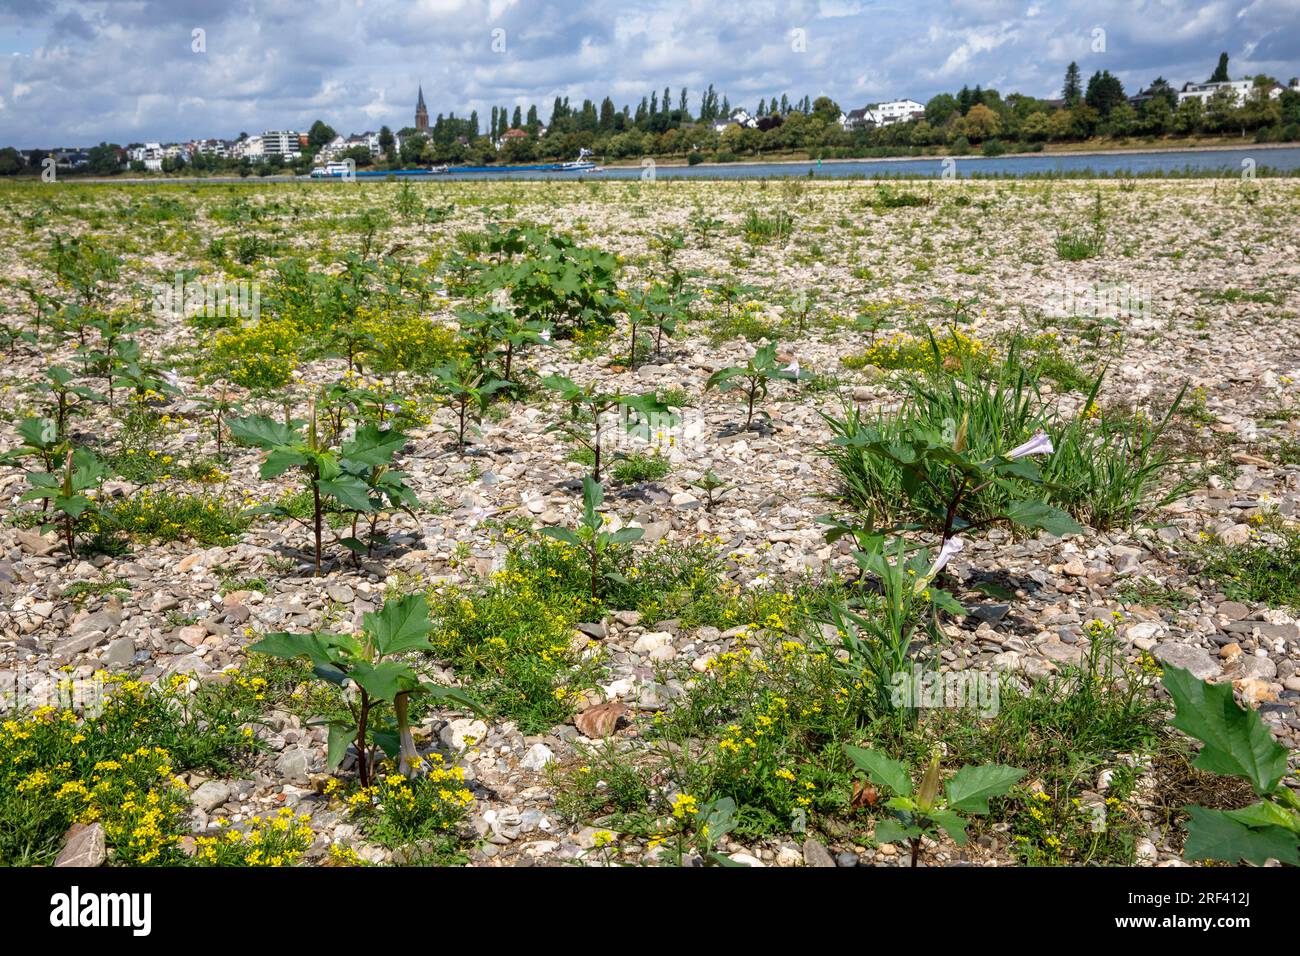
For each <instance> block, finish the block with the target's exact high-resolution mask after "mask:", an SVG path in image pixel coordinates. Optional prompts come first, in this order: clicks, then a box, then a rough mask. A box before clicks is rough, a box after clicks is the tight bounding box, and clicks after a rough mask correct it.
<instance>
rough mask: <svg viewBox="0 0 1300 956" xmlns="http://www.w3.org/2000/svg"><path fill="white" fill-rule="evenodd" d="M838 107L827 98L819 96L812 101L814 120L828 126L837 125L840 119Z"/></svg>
mask: <svg viewBox="0 0 1300 956" xmlns="http://www.w3.org/2000/svg"><path fill="white" fill-rule="evenodd" d="M840 112H841V110H840V106H839V104H838V103H836V102H835V101H834V100H833V99H831V98H830V97H829V96H819V97H817V99H815V100H813V105H812V115H813V118H814V119H819V120H821V121H822V122H823V123H825V124H827V125H828V126H829V125H830V124H831V123H837V122H839V119H840Z"/></svg>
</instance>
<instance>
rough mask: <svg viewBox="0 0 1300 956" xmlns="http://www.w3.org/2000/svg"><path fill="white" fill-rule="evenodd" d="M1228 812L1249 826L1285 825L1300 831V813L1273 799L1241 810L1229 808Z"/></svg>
mask: <svg viewBox="0 0 1300 956" xmlns="http://www.w3.org/2000/svg"><path fill="white" fill-rule="evenodd" d="M1227 814H1228V816H1230V817H1232V819H1234V820H1236V821H1237V822H1238V823H1244V824H1245V825H1246V826H1248V827H1284V828H1286V829H1288V830H1295V831H1296V832H1297V833H1300V813H1296V812H1294V811H1292V810H1287V809H1286V808H1285V807H1281V806H1278V805H1277V804H1276V803H1273V802H1272V801H1271V800H1261V801H1260V802H1259V803H1252V804H1251V805H1250V806H1248V807H1242V808H1241V809H1240V810H1228V811H1227Z"/></svg>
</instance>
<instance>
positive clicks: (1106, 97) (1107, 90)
mask: <svg viewBox="0 0 1300 956" xmlns="http://www.w3.org/2000/svg"><path fill="white" fill-rule="evenodd" d="M1083 99H1084V102H1085V103H1087V104H1088V105H1089V106H1091V107H1092V108H1093V109H1095V110H1096V111H1097V112H1098V113H1100V114H1101V115H1102V116H1109V115H1110V111H1111V110H1113V109H1114V108H1115V107H1117V106H1119V104H1120V103H1123V102H1125V96H1124V85H1123V84H1122V83H1120V81H1119V79H1118V77H1115V76H1112V75H1111V73H1110V71H1109V70H1102V71H1100V72H1098V73H1094V74H1093V75H1092V77H1091V78H1090V79H1089V80H1088V92H1087V93H1086V94H1085V95H1084V98H1083Z"/></svg>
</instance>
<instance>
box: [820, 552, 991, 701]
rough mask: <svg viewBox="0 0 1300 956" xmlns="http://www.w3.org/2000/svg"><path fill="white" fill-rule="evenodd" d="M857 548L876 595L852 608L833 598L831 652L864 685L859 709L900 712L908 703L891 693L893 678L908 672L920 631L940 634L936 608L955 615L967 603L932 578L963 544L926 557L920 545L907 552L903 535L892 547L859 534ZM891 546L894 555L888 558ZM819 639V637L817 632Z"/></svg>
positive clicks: (848, 678)
mask: <svg viewBox="0 0 1300 956" xmlns="http://www.w3.org/2000/svg"><path fill="white" fill-rule="evenodd" d="M859 541H860V544H861V548H862V549H861V550H857V551H854V552H853V557H854V559H855V560H856V561H857V563H858V565H859V567H861V568H862V570H863V572H864V573H866V574H870V575H871V576H872V578H873V579H874V581H875V583H876V585H877V587H878V589H879V592H880V594H879V597H878V598H877V599H875V600H868V601H865V602H864V603H865V607H864V608H863V609H862V611H861V612H860V613H859V612H855V611H853V610H850V609H849V608H848V607H846V606H844V605H842V604H832V605H831V606H830V609H829V614H828V615H827V620H826V623H828V624H830V625H831V627H832V628H833V629H834V631H835V634H836V635H837V637H838V641H839V647H838V648H834V650H836V651H838V653H837V654H835V655H833V656H834V659H835V662H836V667H837V668H838V669H839V670H840V671H841V673H842V674H843V678H844V681H845V683H846V684H847V685H849V686H854V687H862V688H864V690H865V691H866V697H867V699H866V700H863V701H861V704H860V709H861V710H862V711H863V712H864V713H867V714H873V715H874V714H887V713H891V712H902V711H904V710H906V709H907V708H908V707H910V706H913V705H911V704H906V703H902V702H900V701H898V700H896V699H895V690H896V685H895V681H896V680H897V678H898V675H906V674H907V673H908V666H909V662H910V659H911V657H912V655H913V650H912V648H913V645H914V644H915V643H916V641H917V637H918V634H921V635H924V637H925V638H926V640H927V642H930V641H934V640H936V639H937V638H939V637H940V636H941V631H940V630H939V627H938V620H937V612H938V611H946V612H948V613H950V614H955V615H957V616H959V617H961V616H964V615H965V613H966V610H965V608H963V607H962V606H961V604H959V603H958V602H957V600H956V599H955V598H954V597H953V596H952V595H950V594H949V593H948V592H947V591H944V590H943V589H942V588H940V587H938V586H937V585H936V584H935V583H934V580H935V578H936V577H937V576H938V575H939V573H940V572H941V571H942V570H943V568H944V566H945V565H946V564H947V563H948V561H949V559H950V558H951V556H952V555H954V554H956V553H957V552H958V551H960V550H961V546H962V542H961V539H960V538H953V539H950V540H948V541H945V542H944V545H943V547H942V548H941V549H940V550H939V553H938V555H937V556H936V557H935V560H934V563H933V564H931V563H930V556H929V553H928V552H927V551H926V550H925V549H923V548H921V549H916V550H915V551H913V552H912V554H911V555H910V556H909V555H908V553H907V546H906V544H905V543H904V541H903V539H902V538H895V539H894V543H893V548H892V549H891V548H890V547H889V546H888V545H887V543H886V541H885V539H884V538H883V537H860V538H859ZM891 551H892V558H893V560H890V558H891ZM815 640H816V641H817V642H818V643H823V641H822V639H820V638H815Z"/></svg>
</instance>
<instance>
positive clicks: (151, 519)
mask: <svg viewBox="0 0 1300 956" xmlns="http://www.w3.org/2000/svg"><path fill="white" fill-rule="evenodd" d="M100 515H101V517H102V519H103V520H104V522H105V524H106V526H107V527H106V529H105V530H109V531H116V532H120V533H122V534H125V535H128V536H130V537H132V538H135V539H136V540H139V541H150V540H158V541H164V542H165V541H193V542H195V543H196V544H202V545H224V544H230V543H231V542H233V541H235V540H237V539H238V538H239V536H240V535H241V534H243V533H244V530H245V529H246V528H247V527H248V525H249V519H248V518H247V517H245V516H244V514H243V513H242V511H241V510H240V509H238V508H234V507H232V506H230V505H229V504H227V503H226V502H225V501H223V500H222V499H221V498H219V497H217V496H215V495H208V494H198V495H193V494H186V493H183V492H171V491H151V490H149V489H147V488H146V489H144V490H143V491H141V492H140V493H139V494H136V495H133V496H131V497H129V498H126V499H125V500H123V501H122V502H121V503H117V504H113V505H110V506H109V507H107V508H105V509H103V510H102V511H101V512H100Z"/></svg>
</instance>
